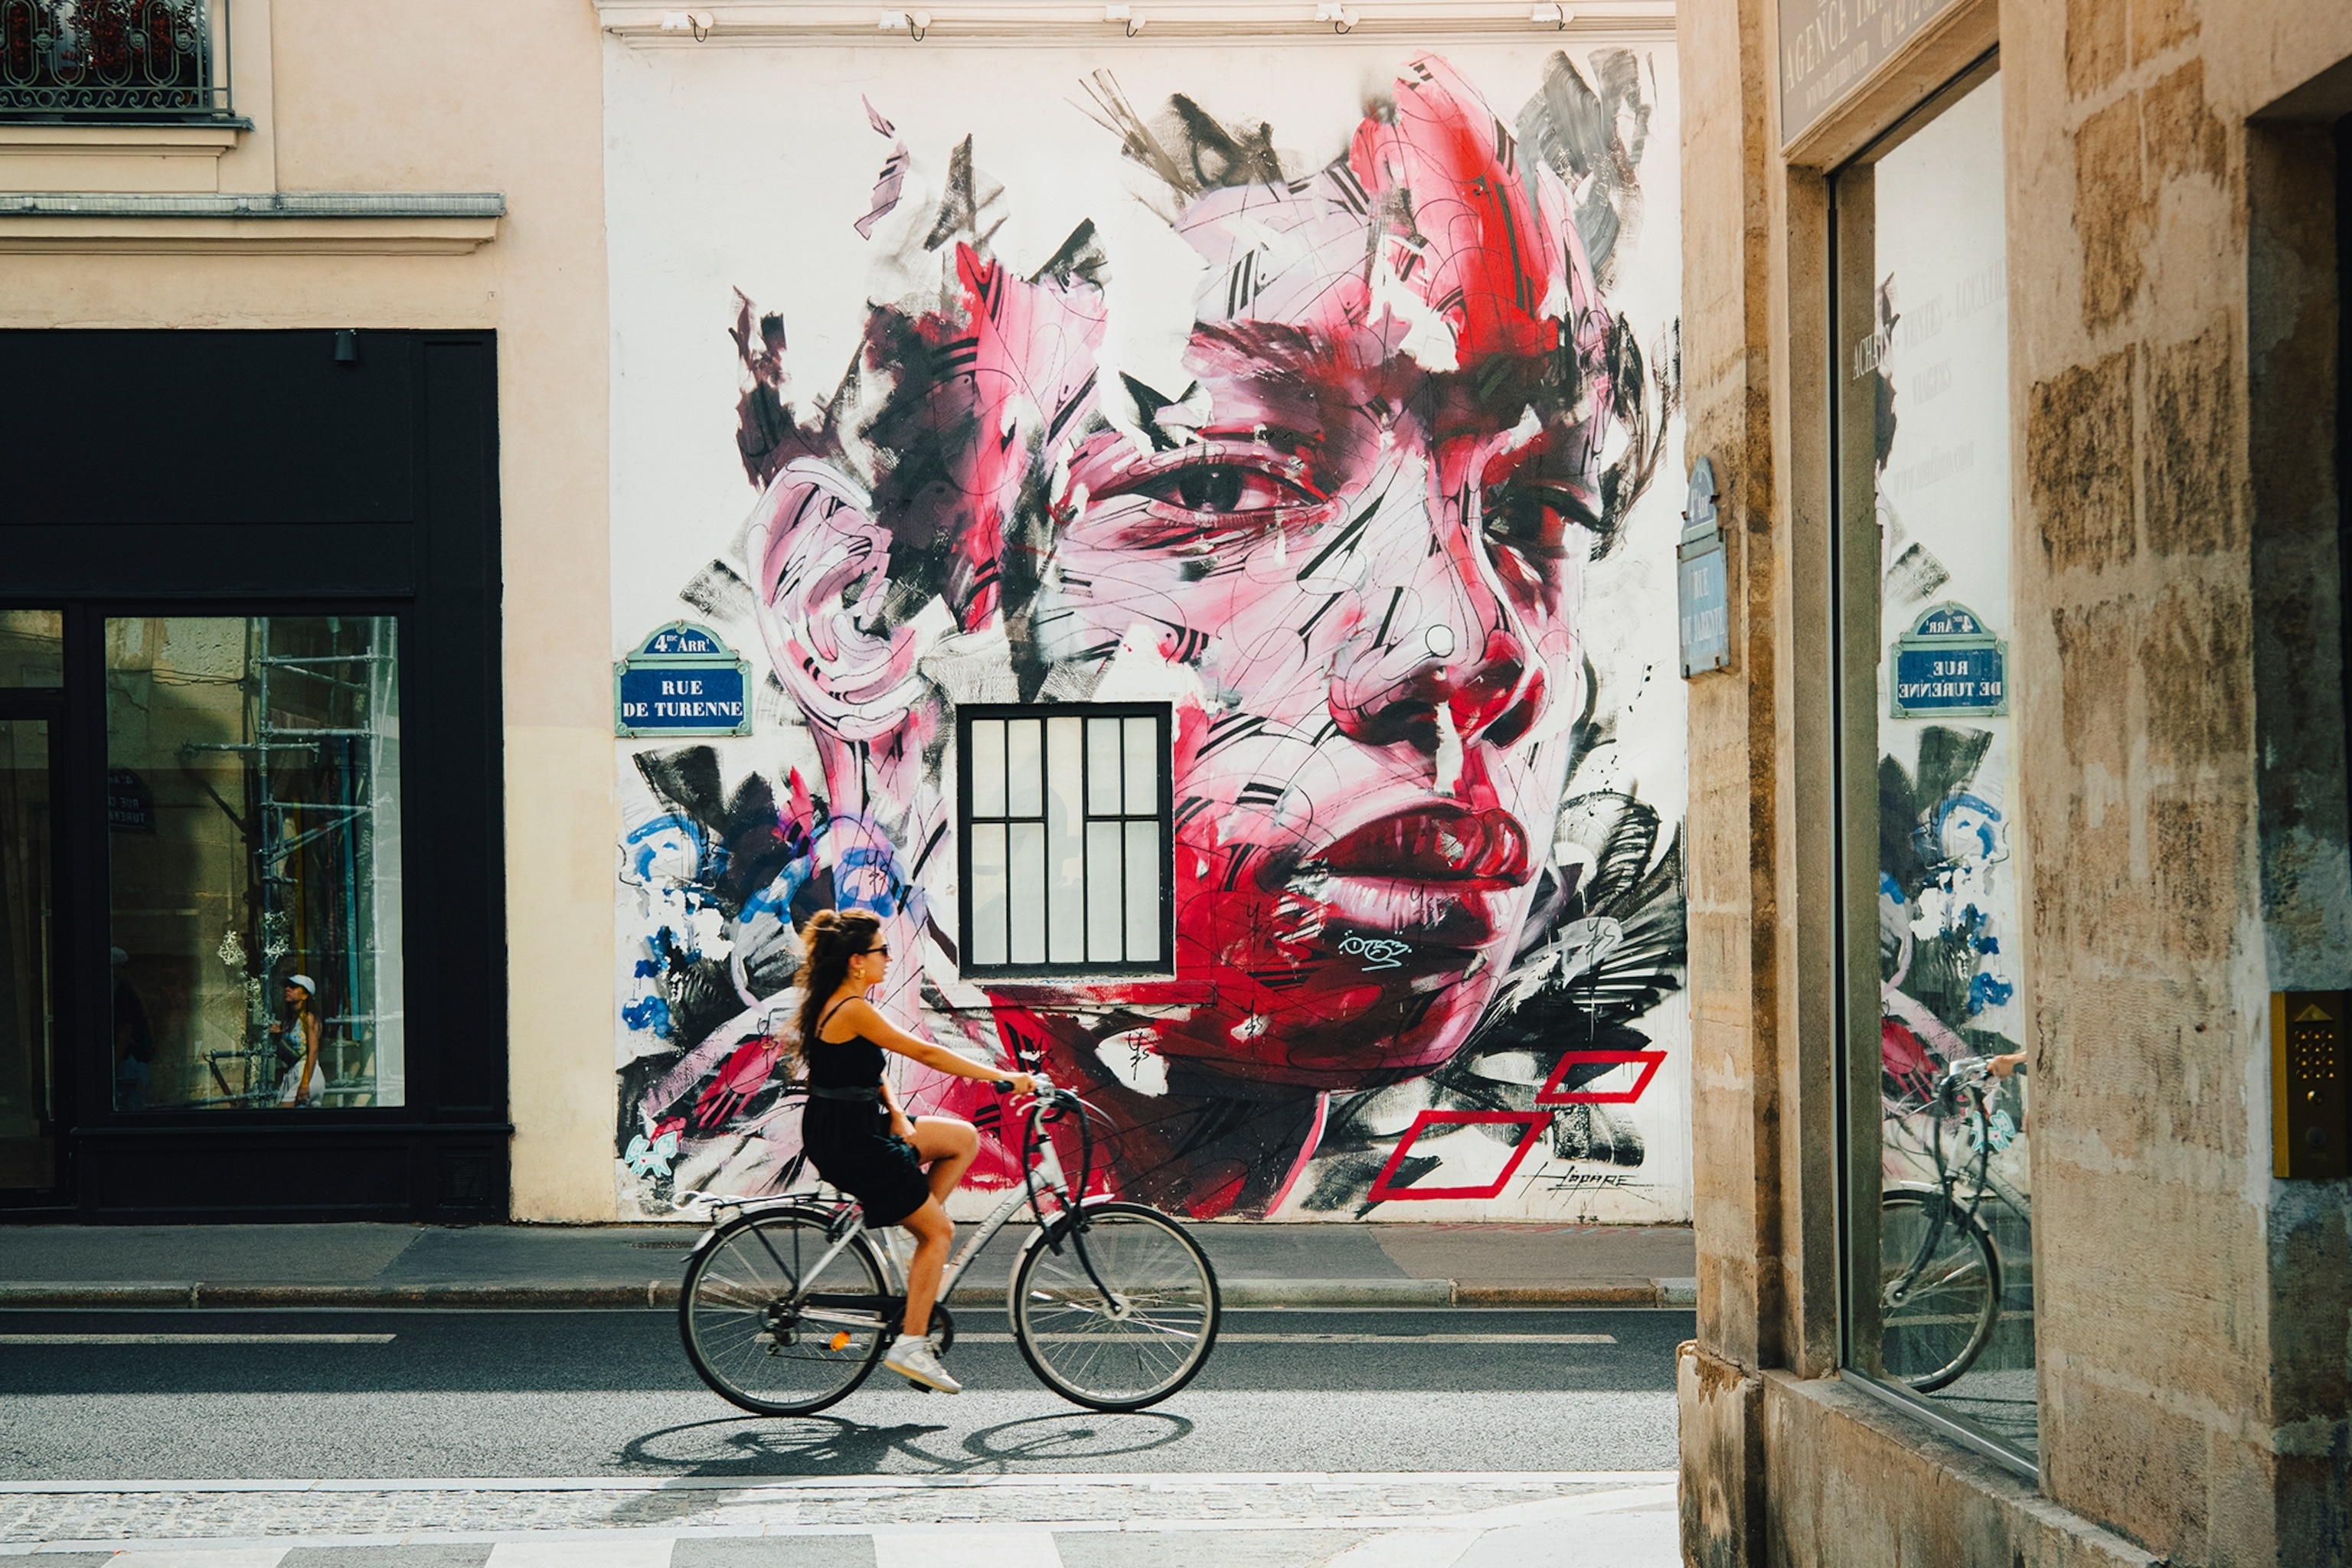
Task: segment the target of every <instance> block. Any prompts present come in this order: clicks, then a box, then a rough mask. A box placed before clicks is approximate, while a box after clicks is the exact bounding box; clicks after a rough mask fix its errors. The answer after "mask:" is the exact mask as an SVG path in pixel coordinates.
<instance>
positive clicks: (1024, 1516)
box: [0, 1471, 1679, 1568]
mask: <svg viewBox="0 0 2352 1568" xmlns="http://www.w3.org/2000/svg"><path fill="white" fill-rule="evenodd" d="M1674 1510H1675V1487H1674V1478H1673V1477H1672V1475H1671V1474H1667V1473H1662V1472H1655V1471H1631V1472H1617V1473H1600V1472H1590V1471H1585V1472H1567V1473H1550V1474H1544V1473H1517V1474H1495V1473H1491V1472H1482V1473H1479V1474H1475V1475H1433V1474H1417V1475H1416V1474H1371V1475H1328V1474H1307V1473H1291V1474H1273V1475H1266V1474H1253V1475H1236V1476H1214V1475H1179V1474H1150V1475H1107V1474H1102V1473H1090V1474H1085V1475H1066V1476H1041V1475H1024V1476H1000V1477H989V1478H961V1477H959V1478H943V1477H905V1478H901V1477H887V1478H886V1477H873V1478H862V1479H855V1480H845V1479H812V1480H782V1481H761V1482H758V1483H754V1484H748V1485H747V1484H744V1483H742V1482H739V1481H730V1480H725V1479H719V1478H713V1477H691V1478H680V1479H666V1480H660V1481H646V1482H635V1483H633V1482H628V1481H616V1480H614V1479H611V1478H593V1479H581V1480H577V1481H564V1480H554V1481H551V1480H546V1479H530V1480H494V1479H485V1480H436V1481H389V1480H361V1481H221V1482H187V1481H181V1482H172V1483H159V1484H157V1485H155V1486H152V1487H133V1486H125V1485H123V1484H122V1483H120V1482H114V1483H89V1484H73V1483H65V1482H18V1483H14V1484H10V1485H7V1486H5V1487H0V1555H14V1554H19V1553H31V1554H33V1556H32V1561H34V1562H37V1563H52V1564H64V1563H75V1564H82V1563H89V1564H96V1563H111V1564H114V1565H115V1568H428V1565H429V1568H482V1565H484V1564H487V1565H488V1568H541V1565H544V1568H732V1565H740V1568H752V1565H754V1564H760V1565H766V1564H774V1565H777V1568H802V1565H803V1564H807V1565H819V1564H821V1565H823V1568H902V1565H903V1568H913V1565H914V1564H917V1563H922V1564H925V1565H930V1564H937V1563H954V1564H956V1565H957V1568H1055V1565H1059V1568H1097V1565H1100V1568H1111V1565H1113V1564H1116V1565H1117V1568H1178V1565H1180V1564H1181V1565H1185V1568H1190V1565H1192V1564H1213V1565H1217V1568H1223V1565H1224V1564H1234V1565H1235V1568H1326V1565H1328V1568H1588V1565H1590V1568H1600V1565H1601V1564H1604V1563H1605V1564H1607V1565H1608V1568H1670V1565H1672V1564H1674V1563H1677V1562H1678V1561H1679V1553H1678V1552H1677V1550H1676V1548H1675V1511H1674Z"/></svg>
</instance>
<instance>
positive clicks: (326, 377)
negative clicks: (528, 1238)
mask: <svg viewBox="0 0 2352 1568" xmlns="http://www.w3.org/2000/svg"><path fill="white" fill-rule="evenodd" d="M0 444H5V454H0V473H5V479H0V552H5V553H0V1217H15V1218H19V1219H32V1218H37V1217H48V1218H73V1217H79V1218H81V1219H84V1220H96V1221H134V1220H137V1221H157V1220H179V1221H197V1220H253V1219H289V1220H291V1219H401V1218H430V1219H441V1220H495V1219H502V1218H504V1217H505V1215H506V1208H507V1169H508V1166H507V1143H508V1136H509V1132H510V1131H511V1129H510V1127H509V1124H508V1121H507V1050H506V1038H507V1031H506V1006H507V987H506V963H505V942H506V936H505V915H504V868H503V855H504V845H503V837H502V833H501V827H500V811H501V796H500V774H499V756H500V737H499V489H498V417H497V376H496V353H495V342H494V340H493V338H492V335H491V334H489V333H487V332H471V333H467V332H458V333H444V332H398V331H351V332H337V331H245V332H240V331H163V332H111V331H9V332H0Z"/></svg>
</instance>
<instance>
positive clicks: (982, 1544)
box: [874, 1530, 1062, 1568]
mask: <svg viewBox="0 0 2352 1568" xmlns="http://www.w3.org/2000/svg"><path fill="white" fill-rule="evenodd" d="M941 1563H953V1564H954V1565H955V1568H1062V1554H1061V1552H1059V1551H1058V1550H1056V1549H1055V1545H1054V1538H1053V1536H1052V1535H1050V1534H1049V1533H1047V1532H1046V1531H1042V1530H1005V1531H996V1530H954V1531H947V1530H922V1531H892V1532H889V1533H884V1532H881V1531H877V1532H876V1534H875V1536H874V1568H940V1564H941Z"/></svg>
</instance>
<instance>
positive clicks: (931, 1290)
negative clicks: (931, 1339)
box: [898, 1198, 955, 1340]
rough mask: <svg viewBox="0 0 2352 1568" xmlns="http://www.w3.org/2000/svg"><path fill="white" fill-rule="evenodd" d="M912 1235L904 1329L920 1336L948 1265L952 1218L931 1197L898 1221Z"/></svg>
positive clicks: (927, 1329) (926, 1329)
mask: <svg viewBox="0 0 2352 1568" xmlns="http://www.w3.org/2000/svg"><path fill="white" fill-rule="evenodd" d="M898 1223H899V1224H900V1225H902V1226H906V1227H907V1231H908V1234H909V1235H911V1236H912V1237H914V1238H915V1256H914V1257H913V1258H910V1259H908V1263H907V1321H906V1327H905V1332H906V1333H907V1335H908V1337H909V1338H911V1339H918V1340H919V1339H921V1338H922V1337H923V1336H924V1335H925V1334H927V1333H929V1332H930V1329H931V1304H932V1303H933V1302H935V1301H937V1300H939V1299H940V1273H941V1272H942V1271H944V1270H945V1269H946V1268H947V1266H948V1245H949V1243H950V1242H952V1241H954V1240H955V1222H954V1221H953V1220H951V1219H950V1218H948V1211H947V1210H945V1209H943V1208H941V1207H940V1200H939V1199H937V1198H932V1199H930V1200H929V1202H927V1203H925V1204H924V1205H923V1206H922V1207H921V1208H919V1209H917V1210H916V1211H915V1212H914V1213H913V1214H910V1215H908V1216H907V1217H906V1218H905V1219H902V1220H900V1221H899V1222H898Z"/></svg>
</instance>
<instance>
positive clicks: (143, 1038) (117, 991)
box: [107, 947, 155, 1110]
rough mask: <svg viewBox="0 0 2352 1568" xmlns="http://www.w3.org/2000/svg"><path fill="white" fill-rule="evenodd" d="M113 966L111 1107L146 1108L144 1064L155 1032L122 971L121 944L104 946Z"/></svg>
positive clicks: (124, 958)
mask: <svg viewBox="0 0 2352 1568" xmlns="http://www.w3.org/2000/svg"><path fill="white" fill-rule="evenodd" d="M107 962H108V963H110V964H111V965H112V966H113V969H114V1109H115V1110H146V1109H147V1075H148V1072H149V1070H150V1068H149V1067H148V1064H149V1063H151V1062H152V1061H153V1060H154V1059H155V1034H154V1030H153V1029H152V1027H151V1026H149V1024H148V1022H147V1008H146V1005H145V1004H143V1003H142V1002H141V1001H140V1000H139V993H138V992H136V991H134V990H132V989H131V982H130V980H129V978H128V977H126V976H125V975H124V974H123V973H122V968H123V965H125V964H127V963H130V962H131V955H130V954H129V953H127V952H123V951H122V950H121V948H119V947H117V948H110V949H108V950H107Z"/></svg>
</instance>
